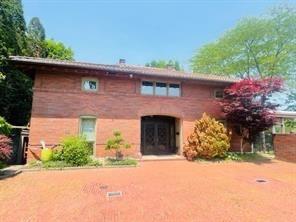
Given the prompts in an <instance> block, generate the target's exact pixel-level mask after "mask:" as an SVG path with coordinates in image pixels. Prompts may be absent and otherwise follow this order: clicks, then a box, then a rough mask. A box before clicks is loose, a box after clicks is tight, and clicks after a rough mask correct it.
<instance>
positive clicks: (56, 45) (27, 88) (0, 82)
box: [0, 0, 73, 125]
mask: <svg viewBox="0 0 296 222" xmlns="http://www.w3.org/2000/svg"><path fill="white" fill-rule="evenodd" d="M10 55H20V56H36V57H50V58H57V59H67V60H69V59H73V51H72V49H71V48H67V47H65V46H64V45H63V44H62V43H60V42H56V41H54V40H46V36H45V29H44V27H43V26H42V24H41V22H40V20H39V19H38V18H36V17H34V18H32V20H31V21H30V23H29V25H28V31H27V32H26V23H25V19H24V15H23V9H22V4H21V0H1V1H0V116H3V117H5V119H6V120H7V121H9V122H10V123H11V124H13V125H26V124H27V123H28V120H29V118H30V111H31V102H32V80H31V79H30V78H29V77H28V76H26V75H24V74H23V73H21V72H20V71H18V70H16V69H15V68H13V67H12V66H9V64H8V62H7V58H8V56H10Z"/></svg>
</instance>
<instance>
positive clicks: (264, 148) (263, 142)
mask: <svg viewBox="0 0 296 222" xmlns="http://www.w3.org/2000/svg"><path fill="white" fill-rule="evenodd" d="M261 136H262V148H263V152H264V153H266V139H265V131H263V132H262V135H261Z"/></svg>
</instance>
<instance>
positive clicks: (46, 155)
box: [41, 148, 53, 162]
mask: <svg viewBox="0 0 296 222" xmlns="http://www.w3.org/2000/svg"><path fill="white" fill-rule="evenodd" d="M52 156H53V151H52V149H50V148H44V149H42V150H41V161H42V162H47V161H50V160H52Z"/></svg>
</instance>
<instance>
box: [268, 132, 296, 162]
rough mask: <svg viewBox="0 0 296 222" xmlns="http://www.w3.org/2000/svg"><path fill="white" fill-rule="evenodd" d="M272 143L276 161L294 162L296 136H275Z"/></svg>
mask: <svg viewBox="0 0 296 222" xmlns="http://www.w3.org/2000/svg"><path fill="white" fill-rule="evenodd" d="M273 143H274V151H275V156H276V158H277V159H281V160H287V161H292V162H296V134H275V135H274V140H273Z"/></svg>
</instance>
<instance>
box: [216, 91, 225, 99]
mask: <svg viewBox="0 0 296 222" xmlns="http://www.w3.org/2000/svg"><path fill="white" fill-rule="evenodd" d="M214 97H215V98H216V99H223V98H224V90H223V89H215V90H214Z"/></svg>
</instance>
